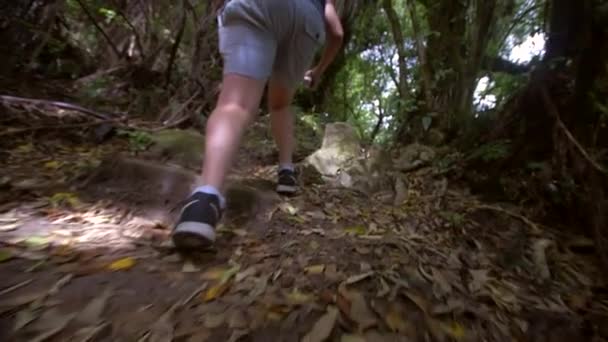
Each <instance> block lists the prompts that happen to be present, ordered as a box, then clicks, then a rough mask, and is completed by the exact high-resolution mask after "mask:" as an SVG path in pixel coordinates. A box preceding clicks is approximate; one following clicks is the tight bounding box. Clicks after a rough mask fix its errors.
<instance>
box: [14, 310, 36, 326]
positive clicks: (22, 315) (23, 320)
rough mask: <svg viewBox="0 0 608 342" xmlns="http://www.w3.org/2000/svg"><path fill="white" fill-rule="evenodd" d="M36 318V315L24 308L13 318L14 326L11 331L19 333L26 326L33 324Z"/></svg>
mask: <svg viewBox="0 0 608 342" xmlns="http://www.w3.org/2000/svg"><path fill="white" fill-rule="evenodd" d="M37 318H38V313H37V312H35V311H34V310H32V309H30V308H26V309H24V310H21V311H19V312H18V313H17V315H16V316H15V325H14V326H13V331H19V330H21V329H23V327H25V326H26V325H28V324H30V323H31V322H33V321H34V320H35V319H37Z"/></svg>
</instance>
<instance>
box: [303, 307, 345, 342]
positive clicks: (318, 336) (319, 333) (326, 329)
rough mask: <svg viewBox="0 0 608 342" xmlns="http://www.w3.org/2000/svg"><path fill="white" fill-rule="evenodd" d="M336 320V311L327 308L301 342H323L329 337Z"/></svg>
mask: <svg viewBox="0 0 608 342" xmlns="http://www.w3.org/2000/svg"><path fill="white" fill-rule="evenodd" d="M337 319H338V309H336V308H335V307H333V306H328V307H327V312H326V313H325V314H324V315H323V316H321V318H319V320H318V321H317V322H316V323H315V324H314V326H313V327H312V330H311V331H309V332H308V334H306V336H304V338H303V339H302V342H323V341H325V340H327V338H328V337H329V336H330V335H331V332H332V331H333V330H334V325H335V324H336V320H337Z"/></svg>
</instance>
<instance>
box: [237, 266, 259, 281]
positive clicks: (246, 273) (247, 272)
mask: <svg viewBox="0 0 608 342" xmlns="http://www.w3.org/2000/svg"><path fill="white" fill-rule="evenodd" d="M257 271H258V268H257V267H256V266H251V267H248V268H247V269H245V270H244V271H241V272H239V273H237V274H236V275H235V276H234V281H235V282H237V283H240V282H241V281H243V280H245V279H246V278H247V277H250V276H254V275H255V274H256V273H257Z"/></svg>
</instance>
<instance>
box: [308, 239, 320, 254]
mask: <svg viewBox="0 0 608 342" xmlns="http://www.w3.org/2000/svg"><path fill="white" fill-rule="evenodd" d="M308 246H309V247H310V249H311V250H313V251H315V250H317V249H319V247H320V245H319V243H318V242H317V241H315V240H312V241H310V243H309V244H308Z"/></svg>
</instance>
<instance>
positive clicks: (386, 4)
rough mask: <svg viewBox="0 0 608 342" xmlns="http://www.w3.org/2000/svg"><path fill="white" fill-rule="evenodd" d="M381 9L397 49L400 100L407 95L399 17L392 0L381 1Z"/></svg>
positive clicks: (403, 40)
mask: <svg viewBox="0 0 608 342" xmlns="http://www.w3.org/2000/svg"><path fill="white" fill-rule="evenodd" d="M382 7H383V8H384V12H385V13H386V17H387V18H388V21H389V24H390V26H391V31H392V33H393V40H394V41H395V46H396V48H397V55H398V56H397V57H398V60H399V84H398V87H397V88H398V89H399V95H400V96H401V98H405V95H406V93H407V92H406V88H407V76H406V74H407V64H406V62H405V39H404V38H403V31H402V29H401V24H400V22H399V16H398V15H397V12H396V11H395V8H393V2H392V0H383V1H382Z"/></svg>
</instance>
